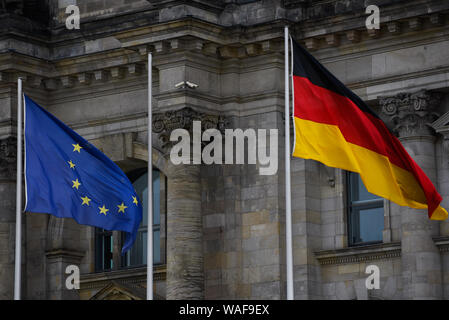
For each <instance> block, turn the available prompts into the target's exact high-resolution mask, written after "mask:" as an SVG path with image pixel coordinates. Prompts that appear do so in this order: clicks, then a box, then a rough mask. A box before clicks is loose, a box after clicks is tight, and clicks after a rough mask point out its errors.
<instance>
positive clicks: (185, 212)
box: [153, 108, 222, 300]
mask: <svg viewBox="0 0 449 320" xmlns="http://www.w3.org/2000/svg"><path fill="white" fill-rule="evenodd" d="M153 118H154V122H153V133H155V135H153V146H154V147H155V148H157V149H159V150H161V151H162V152H163V154H165V156H166V157H167V158H168V162H169V163H170V165H169V166H168V168H167V172H165V173H166V175H167V280H166V286H167V299H168V300H175V299H176V300H178V299H184V300H199V299H204V254H203V223H202V214H201V177H200V169H201V167H200V165H199V164H193V162H192V159H190V163H191V164H180V165H174V164H172V163H171V162H170V159H169V157H170V150H171V147H172V143H171V142H170V134H171V132H172V131H173V130H175V129H185V130H187V132H189V136H190V139H191V141H190V143H192V140H193V134H192V129H193V127H192V126H193V121H201V132H202V131H203V130H205V129H212V128H220V127H222V125H221V124H222V120H221V118H219V117H218V116H213V115H206V114H204V113H199V112H196V111H194V110H192V109H190V108H184V109H181V110H178V111H174V112H166V113H161V114H155V115H154V116H153ZM192 149H194V148H191V152H192ZM192 157H193V152H192V154H191V158H192Z"/></svg>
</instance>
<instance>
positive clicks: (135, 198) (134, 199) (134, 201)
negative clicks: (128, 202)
mask: <svg viewBox="0 0 449 320" xmlns="http://www.w3.org/2000/svg"><path fill="white" fill-rule="evenodd" d="M133 203H134V204H135V205H136V206H137V205H138V204H139V201H137V197H133Z"/></svg>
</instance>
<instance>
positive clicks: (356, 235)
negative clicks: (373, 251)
mask: <svg viewBox="0 0 449 320" xmlns="http://www.w3.org/2000/svg"><path fill="white" fill-rule="evenodd" d="M352 175H357V176H358V183H363V182H362V180H361V179H360V176H359V175H358V174H357V173H354V172H350V171H347V172H346V175H345V176H346V205H347V214H348V217H347V232H348V246H350V247H356V246H366V245H371V244H379V243H382V242H383V239H379V240H375V241H361V240H360V211H362V210H369V209H377V208H382V209H383V210H385V208H384V199H383V198H381V197H377V198H374V199H367V200H359V199H356V200H355V199H353V188H354V185H353V183H352V181H351V176H352ZM357 187H358V186H357ZM357 213H358V214H357ZM382 230H383V229H382Z"/></svg>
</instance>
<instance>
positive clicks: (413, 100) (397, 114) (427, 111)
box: [380, 91, 442, 138]
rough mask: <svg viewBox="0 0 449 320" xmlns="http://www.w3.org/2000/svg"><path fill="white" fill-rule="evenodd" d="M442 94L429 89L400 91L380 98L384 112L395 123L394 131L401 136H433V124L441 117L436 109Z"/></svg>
mask: <svg viewBox="0 0 449 320" xmlns="http://www.w3.org/2000/svg"><path fill="white" fill-rule="evenodd" d="M441 99H442V95H441V94H439V93H434V92H429V91H419V92H417V93H399V94H397V95H395V96H393V97H383V98H381V99H380V104H381V106H382V114H383V115H384V116H386V117H387V118H388V119H387V120H388V121H390V122H391V123H393V131H394V133H395V134H396V135H397V136H398V137H400V138H403V137H416V136H432V135H434V130H433V128H432V127H431V124H432V123H433V122H434V121H435V120H436V119H437V118H438V117H439V114H438V113H437V112H435V109H436V108H437V107H438V106H439V105H440V102H441Z"/></svg>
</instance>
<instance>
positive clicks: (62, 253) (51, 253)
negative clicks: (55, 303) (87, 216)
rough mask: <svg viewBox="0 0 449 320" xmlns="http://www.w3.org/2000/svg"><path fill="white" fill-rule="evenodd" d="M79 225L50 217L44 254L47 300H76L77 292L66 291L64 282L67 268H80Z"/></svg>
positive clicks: (67, 220) (82, 255) (81, 253)
mask: <svg viewBox="0 0 449 320" xmlns="http://www.w3.org/2000/svg"><path fill="white" fill-rule="evenodd" d="M79 244H80V225H78V224H77V223H76V222H75V220H73V219H62V218H57V217H55V216H50V218H49V223H48V231H47V251H46V253H45V255H46V258H47V261H46V277H47V288H46V289H47V299H49V300H78V299H79V293H78V290H68V289H67V287H66V285H65V282H66V279H67V277H68V276H69V275H68V274H66V273H65V271H66V268H67V266H69V265H76V266H78V267H80V264H81V260H82V258H83V257H84V254H85V253H84V252H83V251H81V250H82V249H81V248H79Z"/></svg>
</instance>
